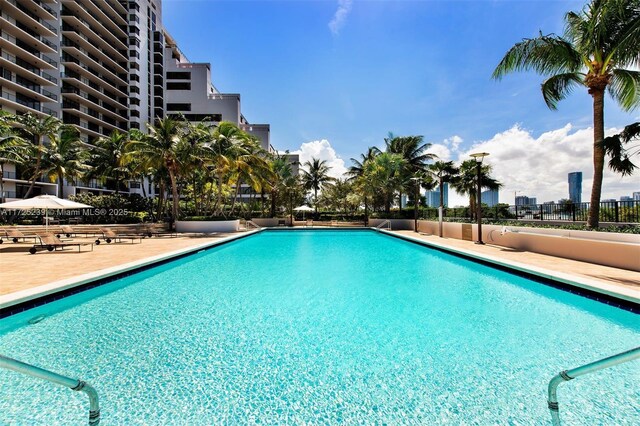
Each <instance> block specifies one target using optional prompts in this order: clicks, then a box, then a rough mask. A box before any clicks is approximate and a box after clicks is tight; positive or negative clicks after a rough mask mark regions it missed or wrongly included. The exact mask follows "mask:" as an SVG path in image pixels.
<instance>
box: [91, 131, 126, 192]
mask: <svg viewBox="0 0 640 426" xmlns="http://www.w3.org/2000/svg"><path fill="white" fill-rule="evenodd" d="M128 144H129V134H128V133H126V132H124V133H122V132H119V131H118V130H114V131H113V132H112V133H111V134H110V135H109V136H108V137H101V138H100V139H98V140H97V141H96V142H95V146H96V148H95V149H93V152H92V153H91V160H90V161H91V164H92V166H93V167H92V169H91V171H90V173H89V174H88V175H87V177H88V178H93V177H102V178H107V179H114V180H115V181H116V194H118V193H119V192H120V186H121V185H122V182H123V181H125V180H126V179H129V178H131V176H132V169H131V167H129V165H128V164H127V162H126V161H125V155H126V151H127V146H128Z"/></svg>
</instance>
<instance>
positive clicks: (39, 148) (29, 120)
mask: <svg viewBox="0 0 640 426" xmlns="http://www.w3.org/2000/svg"><path fill="white" fill-rule="evenodd" d="M16 121H17V122H18V123H19V124H20V125H22V132H23V133H24V136H25V139H31V141H32V142H33V156H34V157H35V159H36V162H35V164H34V165H33V166H32V167H31V170H32V175H31V178H30V179H29V180H30V184H29V189H28V190H27V193H26V194H25V195H24V198H29V196H30V195H31V192H33V187H34V186H35V183H36V180H37V179H38V177H39V176H40V175H41V174H42V170H41V167H40V165H41V163H42V153H43V151H44V142H45V138H47V139H49V140H52V139H54V138H56V137H58V136H59V134H60V127H61V126H62V122H61V121H60V120H58V119H57V118H55V117H53V116H50V115H49V116H47V117H45V118H40V117H38V116H36V115H34V114H32V113H30V112H29V113H27V114H24V115H20V116H17V117H16Z"/></svg>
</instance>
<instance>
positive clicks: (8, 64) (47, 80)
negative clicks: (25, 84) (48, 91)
mask: <svg viewBox="0 0 640 426" xmlns="http://www.w3.org/2000/svg"><path fill="white" fill-rule="evenodd" d="M0 65H2V67H3V68H5V69H7V70H9V71H11V72H14V73H16V74H18V75H26V76H27V77H29V78H30V79H31V80H33V81H34V82H35V83H37V84H39V85H41V86H54V85H56V84H57V79H56V78H55V77H51V76H50V75H48V74H46V73H44V72H42V71H40V69H39V68H35V67H33V66H31V65H29V64H28V63H26V62H25V61H23V60H21V59H20V58H16V57H15V56H13V55H11V54H9V53H6V52H2V54H0ZM27 72H28V74H27Z"/></svg>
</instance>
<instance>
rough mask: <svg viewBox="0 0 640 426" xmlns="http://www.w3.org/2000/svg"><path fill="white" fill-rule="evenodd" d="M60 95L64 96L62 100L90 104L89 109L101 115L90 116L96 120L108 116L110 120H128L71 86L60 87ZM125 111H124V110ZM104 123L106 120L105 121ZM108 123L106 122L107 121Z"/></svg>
mask: <svg viewBox="0 0 640 426" xmlns="http://www.w3.org/2000/svg"><path fill="white" fill-rule="evenodd" d="M61 91H62V93H63V94H64V95H65V96H64V98H65V99H67V100H72V101H75V102H82V103H84V102H90V103H91V105H90V106H91V108H94V109H95V110H97V111H100V112H101V113H102V115H99V114H98V115H93V114H90V115H92V116H93V117H94V118H98V119H102V120H104V118H105V117H104V116H108V117H110V118H111V119H112V120H118V121H123V120H124V121H126V120H127V119H128V117H127V116H126V115H120V114H119V113H118V112H117V110H116V109H115V108H114V107H113V106H111V105H108V104H105V103H104V102H103V101H101V100H99V99H97V98H95V97H94V96H91V95H89V94H87V93H85V92H83V91H81V90H79V89H78V88H77V87H73V86H62V90H61ZM125 111H126V110H125ZM105 121H106V120H105ZM107 123H108V121H107ZM112 125H113V126H115V124H112Z"/></svg>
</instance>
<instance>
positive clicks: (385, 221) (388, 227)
mask: <svg viewBox="0 0 640 426" xmlns="http://www.w3.org/2000/svg"><path fill="white" fill-rule="evenodd" d="M385 225H386V228H387V229H388V230H391V221H390V220H389V219H385V220H383V221H382V223H380V224H379V225H378V226H376V229H382V227H383V226H385Z"/></svg>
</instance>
